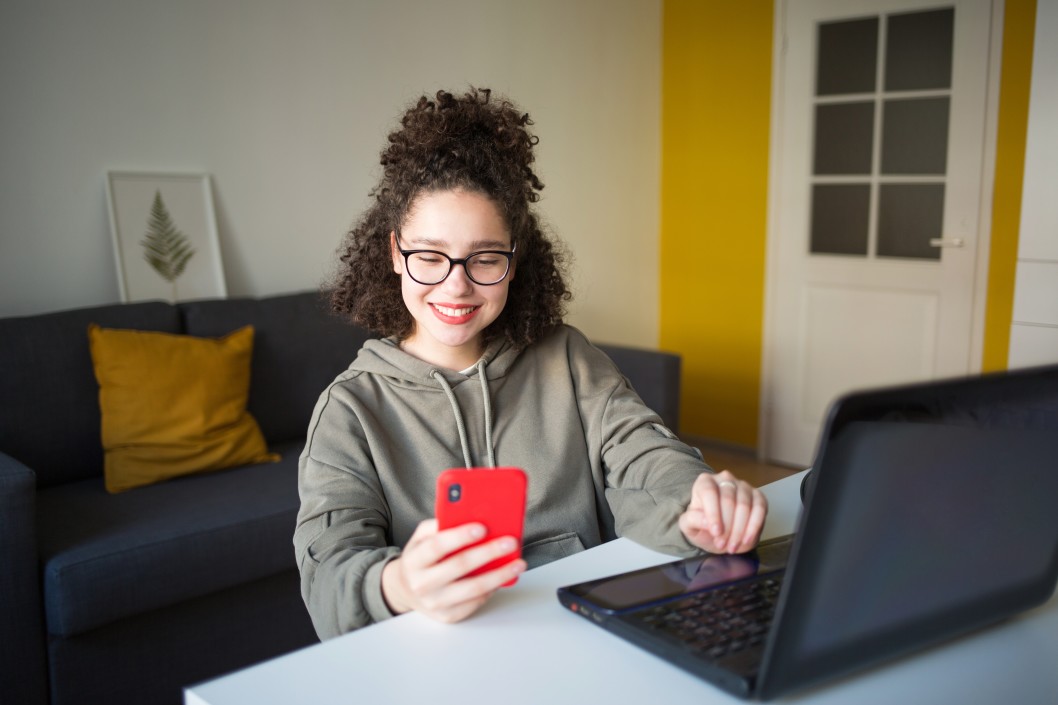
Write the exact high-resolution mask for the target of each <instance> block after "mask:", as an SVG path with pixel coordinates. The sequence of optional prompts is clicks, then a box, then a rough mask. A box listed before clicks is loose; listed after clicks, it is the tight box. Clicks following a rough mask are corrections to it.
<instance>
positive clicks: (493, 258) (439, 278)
mask: <svg viewBox="0 0 1058 705" xmlns="http://www.w3.org/2000/svg"><path fill="white" fill-rule="evenodd" d="M397 249H398V250H399V251H400V253H401V254H402V255H403V256H404V270H405V271H406V272H407V273H408V276H409V277H411V278H412V280H414V281H416V282H418V283H419V284H423V285H425V286H431V285H433V284H440V283H441V282H443V281H444V280H445V279H447V278H448V275H449V274H451V273H452V267H454V266H455V265H457V264H461V265H463V271H465V272H466V273H467V278H468V279H470V281H472V282H474V283H475V284H478V285H480V286H492V285H493V284H499V283H500V282H501V281H503V280H504V279H506V278H507V274H508V273H509V272H510V271H511V258H512V257H514V252H515V250H517V249H518V246H517V245H515V247H514V248H513V249H512V250H511V251H510V252H503V251H502V250H479V251H477V252H471V253H470V254H469V255H467V256H466V257H464V258H463V259H455V258H453V257H449V256H448V255H446V254H445V253H444V252H438V251H437V250H405V249H401V248H400V247H399V246H398V247H397Z"/></svg>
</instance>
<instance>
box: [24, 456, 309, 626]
mask: <svg viewBox="0 0 1058 705" xmlns="http://www.w3.org/2000/svg"><path fill="white" fill-rule="evenodd" d="M302 447H303V442H296V443H290V444H286V445H283V446H281V447H277V448H276V449H275V450H278V451H279V452H280V453H281V454H282V460H281V461H280V462H278V463H270V464H265V465H250V466H245V467H241V468H234V469H231V470H222V471H219V472H216V473H210V474H207V475H195V476H191V477H184V478H177V479H175V480H172V481H170V482H166V483H162V484H159V485H151V486H149V487H143V488H140V489H138V490H136V491H135V492H126V493H123V494H119V495H111V494H108V493H107V492H106V490H105V489H104V488H103V480H102V478H96V479H94V480H86V481H82V482H76V483H70V484H67V485H63V486H61V487H54V488H50V489H47V490H44V491H42V492H40V493H38V503H37V531H38V539H39V542H40V553H41V561H42V562H43V564H44V574H43V590H44V607H45V615H46V618H47V626H48V631H49V632H50V633H51V634H54V635H56V636H63V637H66V636H71V635H74V634H79V633H82V632H85V631H87V630H89V629H92V628H95V627H99V626H102V625H104V624H109V623H111V622H113V621H114V620H117V619H120V618H122V617H128V616H132V615H136V614H141V613H144V612H147V611H149V610H154V609H158V608H161V607H166V606H169V605H173V604H176V603H179V602H182V601H184V600H189V599H192V598H195V597H200V596H203V595H207V594H211V593H213V592H216V591H217V590H222V589H225V588H228V587H232V586H234V585H239V584H242V583H245V582H249V581H252V580H257V579H259V578H263V577H266V576H269V575H274V574H276V573H279V572H281V571H284V570H290V569H292V568H294V567H295V563H294V550H293V548H292V545H291V535H292V532H293V527H294V523H295V519H296V516H297V511H298V505H299V500H298V489H297V463H298V456H299V455H300V452H301V448H302Z"/></svg>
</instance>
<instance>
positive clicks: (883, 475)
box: [761, 368, 1058, 697]
mask: <svg viewBox="0 0 1058 705" xmlns="http://www.w3.org/2000/svg"><path fill="white" fill-rule="evenodd" d="M814 473H815V475H816V477H815V484H814V487H813V489H812V490H811V492H810V502H809V507H808V510H807V511H806V513H805V517H804V520H803V524H802V527H801V529H800V534H801V535H800V536H799V537H798V542H797V545H796V546H795V548H794V557H793V560H792V567H791V569H790V571H789V573H788V575H787V579H786V587H785V592H786V594H784V595H783V598H782V604H781V605H780V614H779V615H778V619H777V622H778V623H779V624H780V625H781V626H780V629H779V631H778V633H777V634H776V635H775V637H774V638H773V640H772V643H771V645H770V646H769V650H768V653H766V654H765V664H764V668H763V673H764V677H763V679H762V682H761V691H762V695H764V696H765V697H768V694H769V692H775V693H777V692H782V691H786V690H789V689H791V688H797V687H801V686H802V685H805V684H808V683H810V682H812V681H814V680H818V679H821V678H823V677H827V678H829V677H832V676H834V675H835V674H837V673H840V672H843V671H848V670H852V669H854V668H859V667H861V666H864V665H867V664H869V663H872V662H875V661H878V660H881V659H884V658H889V657H892V656H895V655H897V654H899V653H902V652H905V651H909V650H911V649H915V648H919V647H921V646H923V645H926V644H929V643H932V642H935V641H939V640H941V639H944V638H948V637H950V636H952V635H954V634H955V633H958V632H961V631H966V630H969V629H973V628H975V627H979V626H982V625H984V624H988V623H991V622H994V621H996V620H999V619H1002V618H1003V617H1006V616H1009V615H1010V614H1014V613H1016V612H1018V611H1021V610H1023V609H1025V608H1027V607H1028V606H1030V605H1032V604H1036V603H1039V602H1042V601H1044V600H1045V599H1047V597H1049V596H1050V594H1051V591H1052V590H1053V586H1054V580H1055V576H1056V575H1058V511H1055V509H1056V506H1055V505H1056V504H1058V499H1056V498H1058V368H1049V369H1047V370H1036V371H1032V372H1028V373H1018V374H1008V375H999V376H985V377H977V378H969V379H965V380H958V381H951V382H943V383H932V384H924V385H917V386H909V387H904V388H899V389H891V390H882V391H873V392H862V393H859V394H856V395H851V396H850V397H847V398H846V399H843V400H841V401H839V402H838V403H837V404H836V406H835V407H834V409H833V411H832V414H831V418H830V421H829V425H828V428H827V430H826V432H825V436H824V441H823V443H822V444H821V447H820V452H819V455H818V457H817V459H816V463H815V470H814Z"/></svg>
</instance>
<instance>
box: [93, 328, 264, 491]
mask: <svg viewBox="0 0 1058 705" xmlns="http://www.w3.org/2000/svg"><path fill="white" fill-rule="evenodd" d="M88 340H89V347H90V349H91V351H92V366H93V367H94V369H95V375H96V380H97V381H98V382H99V407H100V410H101V412H102V416H103V423H102V426H103V452H104V479H105V484H106V488H107V491H108V492H112V493H116V492H124V491H125V490H129V489H132V488H134V487H141V486H143V485H150V484H153V483H156V482H161V481H163V480H168V479H170V478H174V477H178V476H180V475H188V474H191V473H197V472H205V471H207V470H220V469H221V468H228V467H233V466H236V465H244V464H248V463H261V462H269V461H272V462H274V461H276V460H278V459H279V456H278V455H276V454H274V453H269V452H268V447H267V445H266V444H265V440H264V436H263V435H262V434H261V429H260V428H259V427H258V425H257V421H256V420H254V418H253V416H251V415H250V413H249V412H248V411H247V410H246V399H247V397H248V396H249V393H250V360H251V357H252V355H253V326H246V327H244V328H240V329H239V330H237V331H235V332H233V333H230V334H228V335H226V336H224V337H223V338H196V337H193V336H190V335H174V334H170V333H150V332H145V331H136V330H123V329H115V328H101V327H100V326H98V325H96V324H94V323H93V324H91V325H90V326H89V327H88Z"/></svg>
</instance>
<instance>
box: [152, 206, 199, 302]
mask: <svg viewBox="0 0 1058 705" xmlns="http://www.w3.org/2000/svg"><path fill="white" fill-rule="evenodd" d="M140 245H142V246H143V258H144V259H145V260H147V263H148V264H150V265H151V268H152V269H154V271H156V272H158V274H159V275H160V276H161V277H162V278H163V279H165V280H166V281H167V282H169V283H170V284H172V285H173V290H174V292H175V290H176V279H177V277H179V276H180V275H181V274H183V273H184V269H185V268H186V267H187V263H188V261H189V260H190V259H191V257H192V256H193V255H194V254H195V250H194V249H193V248H192V247H191V241H190V240H188V239H187V236H186V235H184V234H183V233H182V232H180V231H179V230H177V229H176V225H175V224H174V223H173V219H172V217H171V216H170V215H169V209H167V208H166V207H165V202H164V201H163V200H162V192H161V191H155V192H154V203H153V204H152V205H151V215H150V217H149V218H148V219H147V233H146V235H145V237H144V238H143V240H142V241H140Z"/></svg>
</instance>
